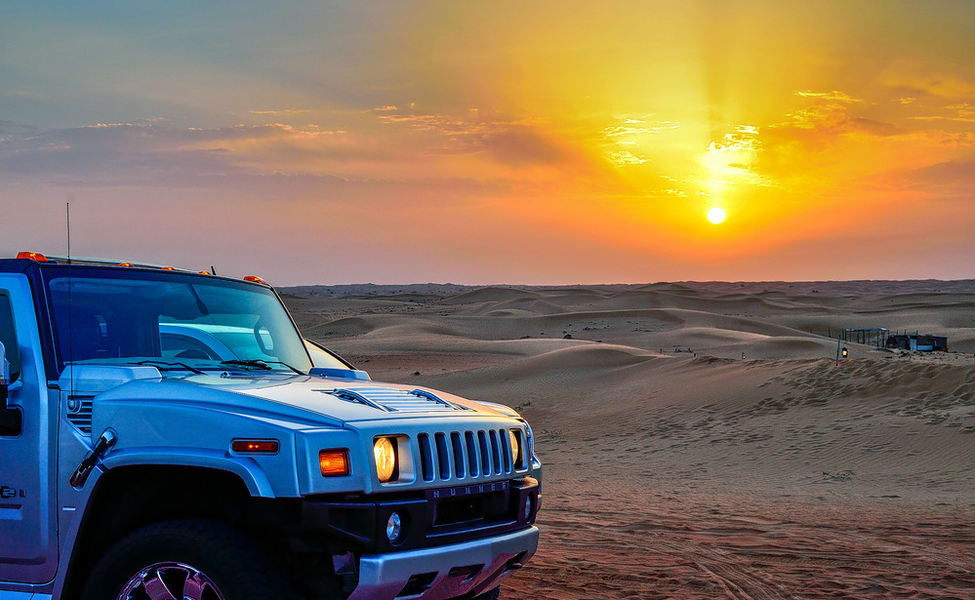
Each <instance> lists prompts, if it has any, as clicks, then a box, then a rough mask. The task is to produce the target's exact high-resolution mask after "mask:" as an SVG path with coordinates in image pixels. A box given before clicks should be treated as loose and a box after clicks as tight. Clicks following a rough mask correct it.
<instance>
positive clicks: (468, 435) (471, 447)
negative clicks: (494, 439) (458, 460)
mask: <svg viewBox="0 0 975 600" xmlns="http://www.w3.org/2000/svg"><path fill="white" fill-rule="evenodd" d="M464 441H465V442H467V467H468V469H469V470H470V473H471V477H477V476H478V475H479V474H480V469H479V468H478V467H479V466H480V465H479V462H480V461H479V460H478V458H477V444H476V443H474V434H473V433H472V432H470V431H466V432H464Z"/></svg>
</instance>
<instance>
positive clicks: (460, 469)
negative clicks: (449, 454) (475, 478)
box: [450, 431, 467, 479]
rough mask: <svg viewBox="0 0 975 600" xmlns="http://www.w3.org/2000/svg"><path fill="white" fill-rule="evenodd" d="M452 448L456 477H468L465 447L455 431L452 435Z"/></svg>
mask: <svg viewBox="0 0 975 600" xmlns="http://www.w3.org/2000/svg"><path fill="white" fill-rule="evenodd" d="M450 448H451V450H453V452H454V475H455V476H456V477H457V479H463V478H464V477H466V476H467V459H466V458H465V457H464V446H463V444H461V443H460V434H459V433H457V432H456V431H454V432H453V433H451V434H450Z"/></svg>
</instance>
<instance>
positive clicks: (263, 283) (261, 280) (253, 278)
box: [244, 275, 271, 287]
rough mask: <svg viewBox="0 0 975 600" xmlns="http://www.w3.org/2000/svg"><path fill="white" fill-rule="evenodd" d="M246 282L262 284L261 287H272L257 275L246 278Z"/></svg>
mask: <svg viewBox="0 0 975 600" xmlns="http://www.w3.org/2000/svg"><path fill="white" fill-rule="evenodd" d="M244 281H250V282H251V283H260V284H261V285H266V286H268V287H271V284H270V283H268V282H266V281H264V280H263V279H261V278H260V277H258V276H257V275H248V276H247V277H244Z"/></svg>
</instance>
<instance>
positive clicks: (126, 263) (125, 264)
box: [118, 262, 132, 267]
mask: <svg viewBox="0 0 975 600" xmlns="http://www.w3.org/2000/svg"><path fill="white" fill-rule="evenodd" d="M118 266H120V267H131V266H132V263H130V262H124V263H119V264H118Z"/></svg>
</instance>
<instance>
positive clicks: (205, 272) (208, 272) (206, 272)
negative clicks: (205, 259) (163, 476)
mask: <svg viewBox="0 0 975 600" xmlns="http://www.w3.org/2000/svg"><path fill="white" fill-rule="evenodd" d="M197 273H199V274H200V275H213V273H211V272H210V271H197Z"/></svg>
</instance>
